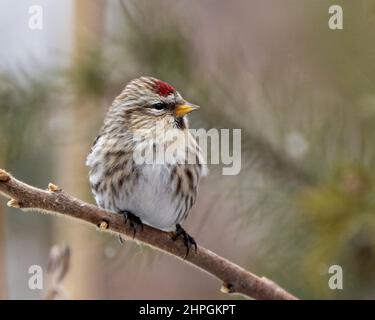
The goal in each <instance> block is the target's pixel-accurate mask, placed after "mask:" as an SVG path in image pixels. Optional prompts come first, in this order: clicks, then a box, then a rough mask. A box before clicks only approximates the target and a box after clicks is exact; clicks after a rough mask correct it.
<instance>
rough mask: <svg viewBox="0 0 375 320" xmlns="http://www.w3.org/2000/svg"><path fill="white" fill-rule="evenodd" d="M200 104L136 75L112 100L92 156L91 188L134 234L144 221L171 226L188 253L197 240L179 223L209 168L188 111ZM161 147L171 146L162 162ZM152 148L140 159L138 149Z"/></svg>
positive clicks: (99, 201) (167, 228) (165, 227)
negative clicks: (188, 100) (191, 127)
mask: <svg viewBox="0 0 375 320" xmlns="http://www.w3.org/2000/svg"><path fill="white" fill-rule="evenodd" d="M197 108H198V107H197V106H195V105H193V104H190V103H188V102H186V101H185V100H184V99H183V98H182V96H181V95H180V94H179V93H178V92H177V91H176V90H175V89H174V88H173V87H172V86H171V85H169V84H167V83H165V82H163V81H161V80H158V79H155V78H152V77H141V78H138V79H135V80H132V81H131V82H130V83H129V84H128V85H127V86H126V87H125V89H124V90H123V91H122V92H121V94H120V95H119V96H118V97H117V98H116V99H115V100H114V102H113V103H112V106H111V107H110V109H109V111H108V113H107V116H106V118H105V121H104V125H103V127H102V129H101V131H100V133H99V135H98V136H97V138H96V140H95V142H94V144H93V146H92V149H91V152H90V154H89V155H88V157H87V165H88V166H89V167H90V184H91V188H92V191H93V194H94V196H95V199H96V202H97V204H98V205H99V206H100V207H102V208H104V209H107V210H110V211H114V212H116V213H120V214H123V215H124V217H125V223H126V222H127V221H129V223H130V226H131V227H132V228H133V229H134V235H135V233H136V230H137V228H138V229H143V224H142V223H145V224H147V225H150V226H152V227H155V228H157V229H160V230H163V231H168V232H172V235H173V237H172V239H173V240H176V239H177V238H179V237H181V238H182V240H183V242H184V244H185V246H186V248H187V251H186V255H187V254H188V253H189V249H190V248H191V246H195V249H196V247H197V246H196V242H195V241H194V239H193V238H192V237H191V236H190V235H189V234H188V233H187V232H186V231H185V230H184V229H183V228H182V227H181V225H180V224H181V223H182V222H183V221H184V220H185V219H186V217H187V215H188V213H189V211H190V209H191V207H192V206H193V204H194V203H195V200H196V197H197V191H198V184H199V180H200V178H201V176H203V175H205V174H206V166H205V164H204V163H203V160H202V156H201V152H200V149H199V146H198V144H197V142H196V140H195V138H194V137H193V136H192V135H191V133H190V132H189V130H188V121H187V116H186V115H187V114H188V113H189V112H191V111H193V110H195V109H197ZM170 132H173V134H170ZM140 136H141V138H140ZM156 150H159V151H160V150H162V152H164V153H166V152H165V150H169V151H170V150H172V152H169V156H164V155H165V154H162V155H163V156H164V157H161V158H160V159H162V161H159V162H157V161H155V151H156ZM149 151H152V154H153V157H152V159H153V162H151V163H150V161H144V162H143V163H142V162H140V161H139V158H142V157H140V156H139V155H140V154H149V153H147V152H149ZM159 153H160V152H159ZM142 159H143V160H145V159H146V160H149V159H148V158H147V157H146V158H142ZM160 159H159V160H160ZM191 160H193V161H191Z"/></svg>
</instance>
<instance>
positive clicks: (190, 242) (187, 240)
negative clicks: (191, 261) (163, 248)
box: [172, 224, 197, 259]
mask: <svg viewBox="0 0 375 320" xmlns="http://www.w3.org/2000/svg"><path fill="white" fill-rule="evenodd" d="M179 237H182V241H183V242H184V245H185V247H186V254H185V257H184V259H186V257H187V256H188V254H189V252H190V249H191V247H192V246H194V248H195V252H197V243H196V242H195V240H194V238H193V237H192V236H190V235H189V234H188V233H187V232H186V231H185V230H184V229H183V228H182V227H181V226H180V225H179V224H177V225H176V231H175V232H174V234H173V236H172V240H173V241H176V240H177V239H178V238H179Z"/></svg>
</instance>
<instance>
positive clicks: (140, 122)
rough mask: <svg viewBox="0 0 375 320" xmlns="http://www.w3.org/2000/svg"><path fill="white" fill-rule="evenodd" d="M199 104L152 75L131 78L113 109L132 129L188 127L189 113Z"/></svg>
mask: <svg viewBox="0 0 375 320" xmlns="http://www.w3.org/2000/svg"><path fill="white" fill-rule="evenodd" d="M197 108H198V106H196V105H193V104H191V103H189V102H187V101H185V100H184V99H183V98H182V96H181V95H180V93H179V92H178V91H177V90H176V89H175V88H173V87H172V86H171V85H170V84H168V83H166V82H164V81H161V80H159V79H156V78H153V77H141V78H138V79H134V80H132V81H130V82H129V83H128V84H127V86H126V87H125V89H124V90H123V91H122V92H121V94H120V95H119V96H118V97H117V98H116V99H115V101H114V104H113V106H112V109H115V110H116V112H121V114H122V116H123V117H124V118H126V120H127V121H126V122H127V125H128V126H129V127H130V128H132V129H145V128H150V127H152V126H155V125H159V124H161V123H162V124H163V125H164V126H166V127H167V128H168V127H171V128H172V127H173V128H180V129H185V128H187V120H186V115H187V114H188V113H190V112H192V111H193V110H196V109H197Z"/></svg>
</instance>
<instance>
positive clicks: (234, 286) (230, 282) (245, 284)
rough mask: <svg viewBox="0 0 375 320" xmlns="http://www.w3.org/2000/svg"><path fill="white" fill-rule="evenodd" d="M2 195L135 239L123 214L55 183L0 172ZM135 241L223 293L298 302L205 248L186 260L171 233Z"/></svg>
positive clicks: (148, 233) (15, 203)
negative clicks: (214, 282)
mask: <svg viewBox="0 0 375 320" xmlns="http://www.w3.org/2000/svg"><path fill="white" fill-rule="evenodd" d="M0 193H2V194H3V195H5V196H6V197H8V198H10V199H11V200H10V201H9V202H8V205H9V206H11V207H16V208H21V209H23V210H25V209H26V210H37V211H42V212H50V213H58V214H61V215H64V216H70V217H74V218H77V219H80V220H83V221H86V222H88V223H91V224H94V225H96V226H98V227H99V228H100V230H106V231H111V232H115V233H118V234H121V235H125V236H126V237H127V238H130V239H132V237H133V230H132V229H131V228H130V227H129V225H128V224H126V225H125V224H124V219H123V217H122V216H121V215H119V214H115V213H111V212H109V211H106V210H102V209H100V208H98V207H96V206H93V205H91V204H88V203H85V202H83V201H81V200H79V199H76V198H73V197H72V196H70V195H68V194H66V193H65V192H63V191H62V190H61V189H60V188H58V187H57V186H56V185H53V184H49V186H48V190H41V189H37V188H35V187H32V186H30V185H28V184H26V183H24V182H21V181H19V180H17V179H15V178H13V177H12V176H11V175H10V174H8V173H7V172H6V171H4V170H1V169H0ZM135 240H136V241H140V242H143V243H145V244H147V245H149V246H152V247H154V248H156V249H158V250H161V251H164V252H166V253H169V254H171V255H173V256H176V257H179V258H180V259H181V260H183V261H184V262H189V263H191V264H192V265H194V266H196V267H198V268H199V269H201V270H203V271H206V272H207V273H209V274H211V275H212V276H215V277H216V278H218V279H220V280H221V281H222V282H223V286H222V289H221V290H222V291H223V292H225V293H238V294H243V295H245V296H248V297H252V298H254V299H279V300H286V299H288V300H289V299H291V300H292V299H296V297H294V296H293V295H291V294H290V293H288V292H287V291H285V290H284V289H282V288H281V287H279V286H278V285H277V284H275V283H274V282H272V281H270V280H268V279H266V278H264V277H262V278H261V277H258V276H256V275H254V274H253V273H251V272H248V271H246V270H245V269H243V268H241V267H240V266H238V265H236V264H234V263H233V262H231V261H229V260H227V259H225V258H223V257H220V256H218V255H217V254H215V253H213V252H212V251H210V250H207V249H205V248H203V247H201V246H198V250H197V252H194V250H191V252H190V253H189V255H188V257H187V258H186V259H183V258H184V256H185V247H184V245H183V243H182V241H176V242H173V241H172V240H171V235H170V234H169V233H167V232H163V231H160V230H157V229H154V228H152V227H149V226H145V227H144V230H143V231H142V232H138V233H137V236H136V239H135Z"/></svg>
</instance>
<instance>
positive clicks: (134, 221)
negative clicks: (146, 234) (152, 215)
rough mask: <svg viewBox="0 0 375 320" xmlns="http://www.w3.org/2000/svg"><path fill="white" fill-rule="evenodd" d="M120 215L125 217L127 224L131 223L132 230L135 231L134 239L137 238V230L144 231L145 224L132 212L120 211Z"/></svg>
mask: <svg viewBox="0 0 375 320" xmlns="http://www.w3.org/2000/svg"><path fill="white" fill-rule="evenodd" d="M120 213H121V214H122V215H123V216H124V218H125V224H126V223H127V222H128V221H129V225H130V228H132V229H133V239H134V238H135V234H136V233H137V229H140V230H141V231H143V223H142V220H141V219H140V218H139V217H137V216H136V215H134V214H133V213H131V212H130V211H126V210H123V211H120Z"/></svg>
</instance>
